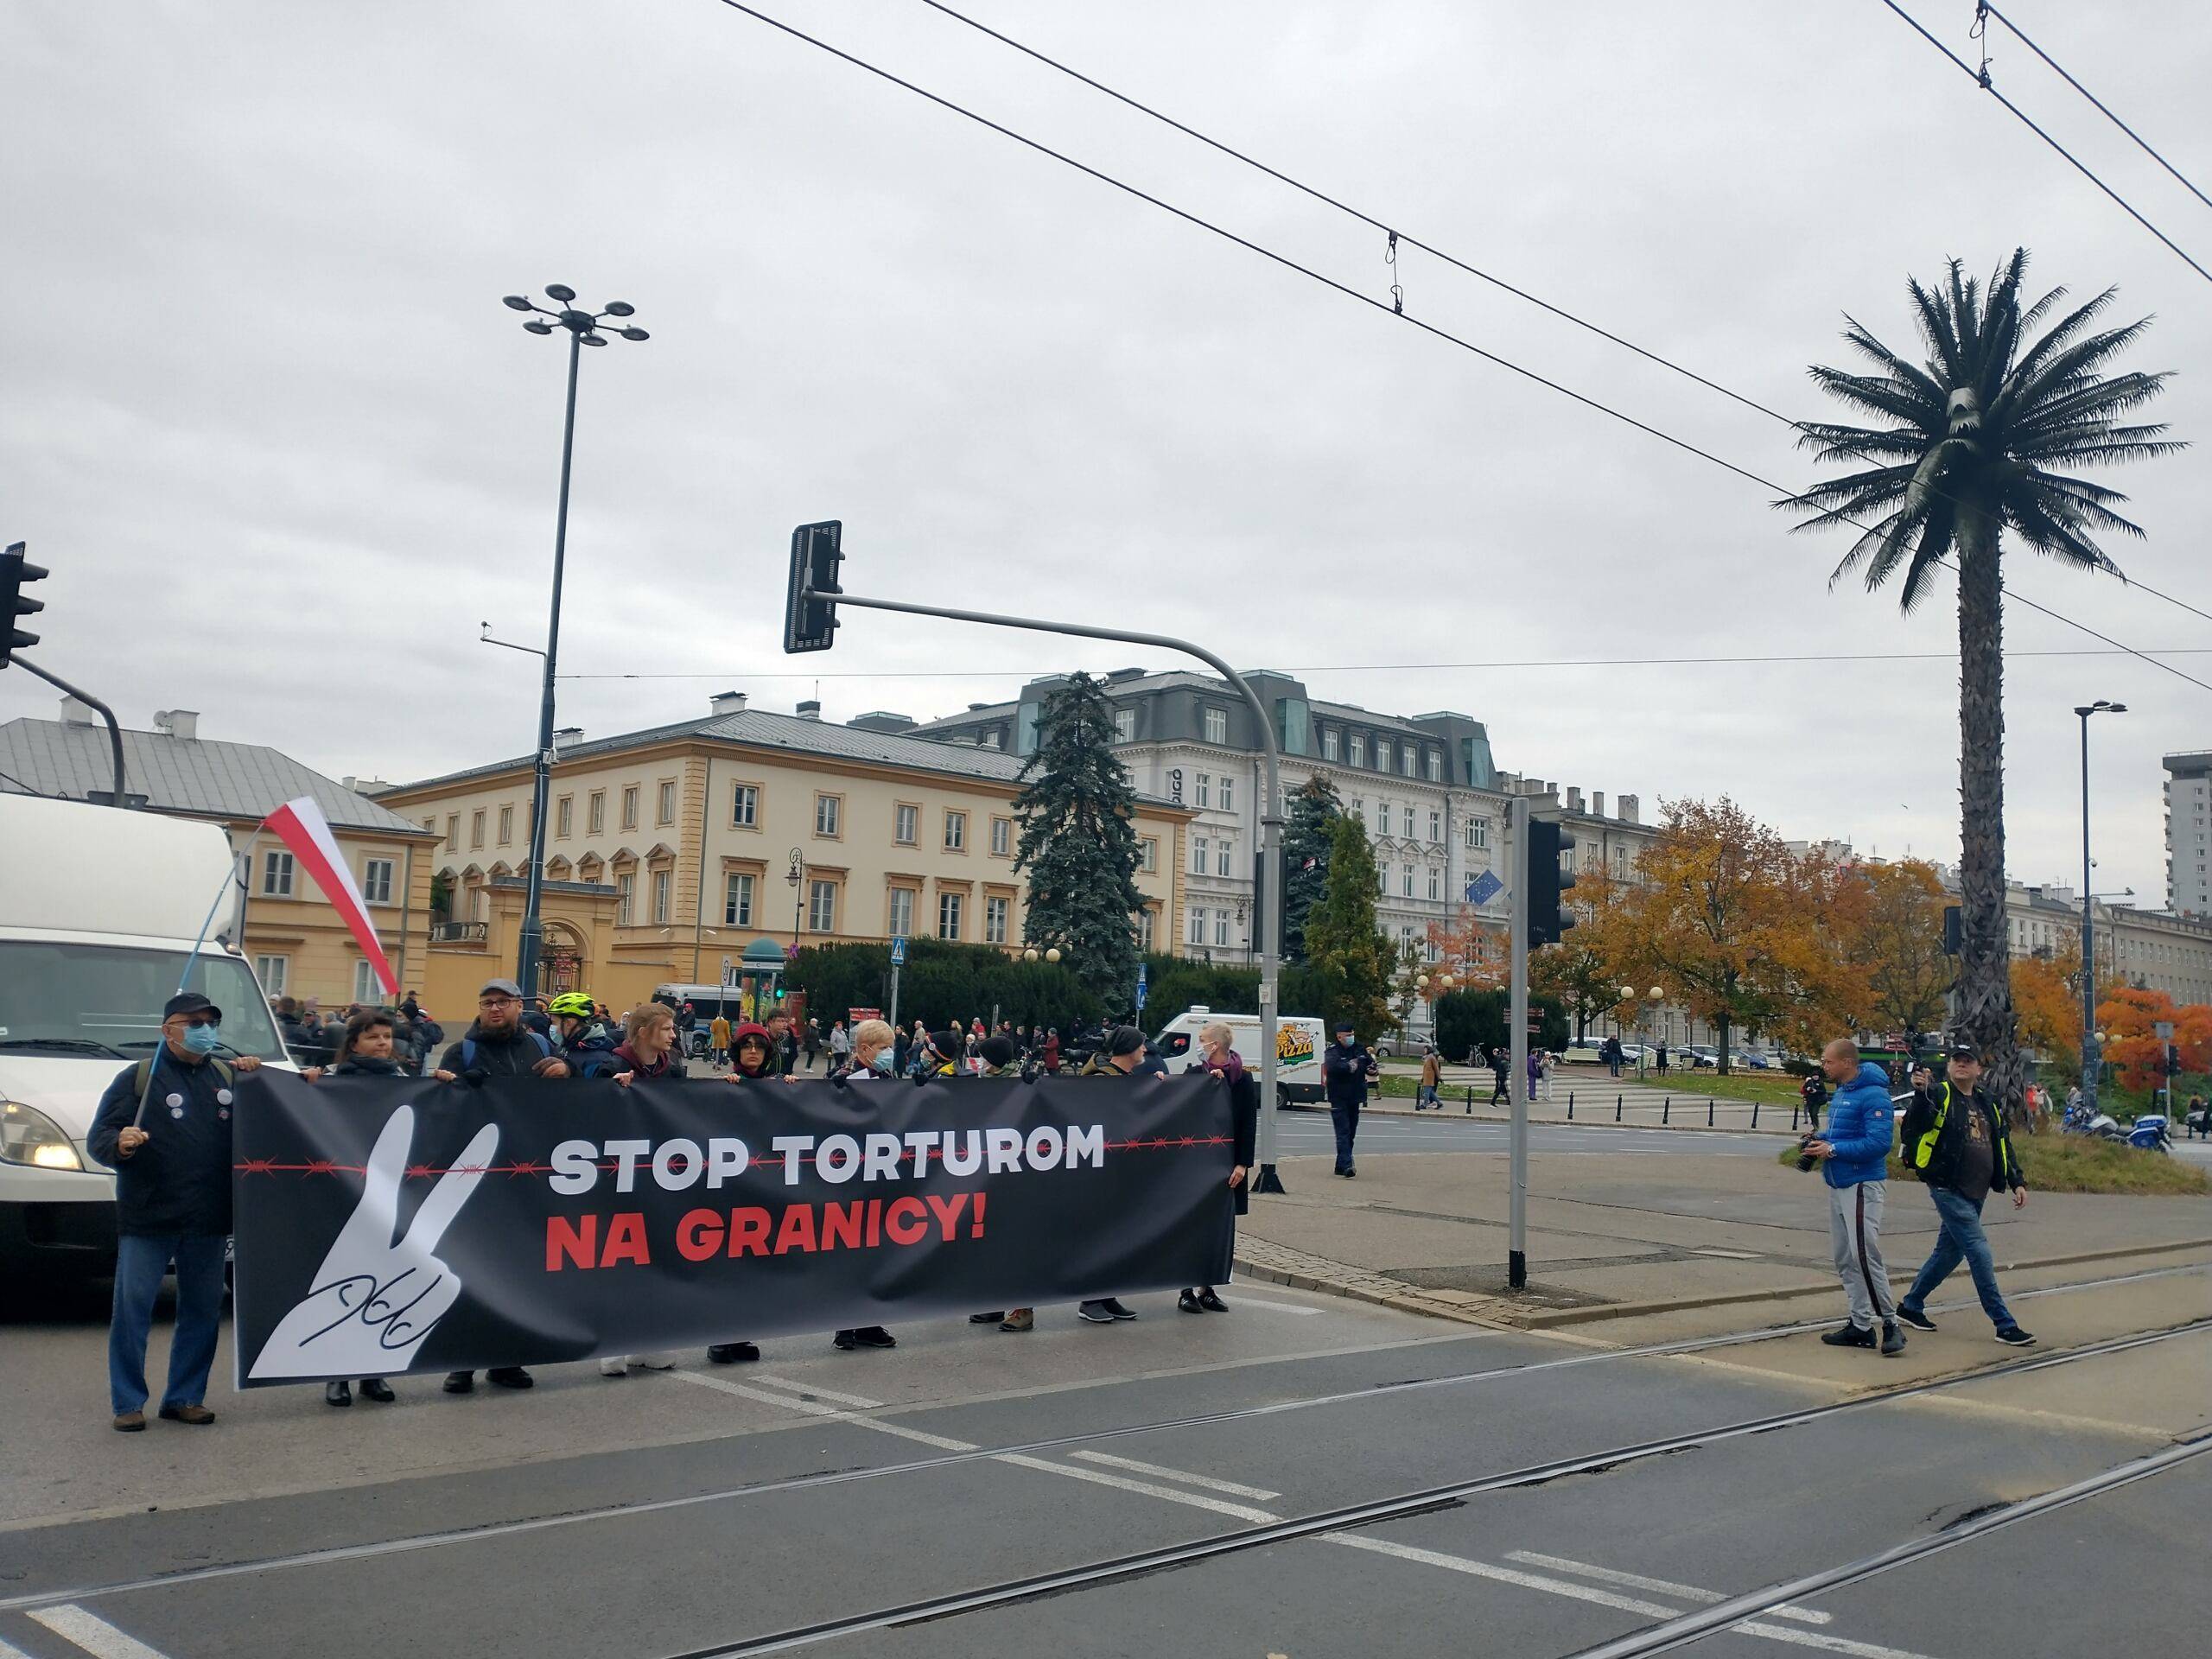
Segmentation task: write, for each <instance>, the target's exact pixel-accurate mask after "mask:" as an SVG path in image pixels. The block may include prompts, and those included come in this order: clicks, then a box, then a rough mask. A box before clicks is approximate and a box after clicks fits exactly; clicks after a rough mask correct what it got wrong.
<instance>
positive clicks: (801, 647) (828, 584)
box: [784, 518, 845, 655]
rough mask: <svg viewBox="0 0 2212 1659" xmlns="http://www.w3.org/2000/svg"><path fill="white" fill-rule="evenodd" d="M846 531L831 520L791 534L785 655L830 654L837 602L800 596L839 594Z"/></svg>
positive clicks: (785, 601)
mask: <svg viewBox="0 0 2212 1659" xmlns="http://www.w3.org/2000/svg"><path fill="white" fill-rule="evenodd" d="M844 531H845V527H844V525H843V524H842V523H841V522H840V521H839V520H837V519H835V518H832V519H830V520H829V522H828V523H826V524H801V525H800V526H799V527H798V529H797V530H794V531H791V589H790V591H789V592H788V593H787V594H785V596H784V651H785V654H787V655H791V654H796V653H798V652H802V651H827V650H829V646H830V645H831V643H832V640H831V636H832V635H834V634H835V633H836V632H837V605H836V601H835V600H829V599H819V598H817V599H802V598H800V597H799V595H800V594H804V593H808V592H812V593H815V594H837V593H842V592H843V591H844V589H843V588H842V587H841V586H839V584H838V582H837V567H838V566H839V565H841V564H842V563H844V559H845V556H844V554H843V553H842V551H841V550H840V549H839V545H838V543H839V542H840V540H841V539H842V537H843V535H844Z"/></svg>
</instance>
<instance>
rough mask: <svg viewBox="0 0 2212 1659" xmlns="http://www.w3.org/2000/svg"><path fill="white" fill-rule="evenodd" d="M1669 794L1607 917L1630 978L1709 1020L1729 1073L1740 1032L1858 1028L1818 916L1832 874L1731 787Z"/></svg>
mask: <svg viewBox="0 0 2212 1659" xmlns="http://www.w3.org/2000/svg"><path fill="white" fill-rule="evenodd" d="M1663 808H1664V813H1665V816H1664V817H1663V819H1662V823H1661V826H1660V830H1659V834H1658V836H1657V837H1656V839H1655V840H1654V841H1653V842H1652V843H1651V845H1650V846H1649V848H1648V849H1645V851H1644V854H1643V858H1642V859H1641V860H1640V861H1639V862H1638V865H1637V874H1638V877H1639V880H1638V881H1637V883H1636V884H1635V885H1633V886H1630V887H1625V889H1624V891H1623V892H1622V893H1621V894H1620V895H1619V898H1618V902H1617V904H1616V905H1615V906H1613V908H1612V912H1611V915H1610V916H1609V918H1608V925H1609V926H1610V927H1611V930H1612V931H1613V933H1614V937H1615V938H1617V939H1618V950H1619V955H1618V958H1617V960H1616V963H1615V965H1616V966H1617V967H1618V968H1620V969H1624V970H1625V973H1624V978H1623V980H1622V982H1623V983H1631V984H1633V983H1638V982H1642V981H1643V979H1644V978H1645V977H1646V976H1649V977H1650V978H1653V979H1656V981H1657V982H1658V983H1659V985H1660V986H1661V988H1662V989H1663V990H1664V991H1665V992H1666V993H1667V995H1668V996H1669V998H1670V999H1671V1000H1672V1001H1675V1002H1678V1003H1680V1004H1681V1005H1682V1006H1684V1007H1687V1008H1688V1010H1689V1011H1690V1013H1691V1014H1693V1015H1694V1016H1695V1017H1697V1018H1698V1019H1700V1020H1704V1021H1706V1022H1707V1024H1708V1025H1710V1026H1712V1027H1713V1028H1714V1030H1715V1032H1716V1033H1718V1035H1719V1043H1718V1045H1717V1046H1718V1047H1719V1051H1720V1052H1719V1071H1721V1072H1722V1073H1723V1074H1724V1075H1726V1072H1727V1071H1728V1070H1729V1039H1730V1037H1731V1034H1732V1033H1735V1032H1738V1031H1745V1030H1753V1031H1774V1032H1777V1033H1779V1034H1782V1035H1783V1036H1784V1037H1785V1038H1787V1039H1789V1040H1790V1041H1792V1042H1793V1043H1794V1044H1796V1046H1808V1040H1809V1039H1812V1038H1814V1037H1816V1036H1817V1035H1819V1034H1820V1033H1822V1032H1826V1033H1827V1034H1828V1035H1834V1034H1835V1032H1836V1030H1837V1029H1838V1027H1839V1026H1840V1027H1841V1028H1843V1029H1851V1028H1853V1027H1855V1025H1856V1021H1855V1020H1853V1018H1852V1017H1851V1014H1850V1011H1849V1010H1848V1008H1847V1007H1845V1006H1844V1005H1845V1004H1846V1003H1847V1001H1848V994H1849V989H1850V976H1849V975H1848V974H1847V972H1845V971H1844V970H1843V968H1842V964H1841V958H1840V953H1839V952H1838V950H1837V949H1836V947H1835V944H1834V941H1833V940H1831V939H1828V938H1825V937H1824V934H1823V928H1822V925H1821V917H1822V912H1823V904H1824V901H1825V900H1826V899H1827V897H1828V892H1827V889H1828V887H1829V886H1830V884H1831V883H1832V882H1833V881H1834V879H1835V877H1834V872H1832V871H1830V870H1828V869H1827V867H1826V866H1825V865H1824V864H1823V863H1822V861H1821V860H1820V859H1819V858H1818V857H1817V856H1815V857H1813V858H1801V857H1799V856H1797V855H1794V854H1792V853H1791V852H1790V851H1789V849H1788V848H1787V847H1785V846H1784V845H1783V842H1782V838H1781V836H1777V834H1776V833H1775V832H1774V831H1773V830H1772V829H1770V828H1768V827H1767V826H1766V825H1765V824H1763V823H1759V822H1758V820H1757V819H1755V818H1753V817H1751V814H1750V813H1748V812H1746V811H1745V810H1743V808H1741V807H1739V806H1738V805H1737V804H1735V803H1734V802H1733V801H1732V800H1730V799H1728V798H1726V796H1723V797H1722V798H1720V799H1719V800H1718V801H1713V802H1707V801H1687V800H1686V801H1669V802H1666V803H1663ZM1578 931H1579V930H1578ZM1570 937H1572V936H1570ZM1616 989H1618V987H1616Z"/></svg>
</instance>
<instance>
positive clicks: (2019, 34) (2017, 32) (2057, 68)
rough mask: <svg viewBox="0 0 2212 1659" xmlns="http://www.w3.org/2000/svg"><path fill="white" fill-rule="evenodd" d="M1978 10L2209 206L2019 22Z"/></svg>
mask: <svg viewBox="0 0 2212 1659" xmlns="http://www.w3.org/2000/svg"><path fill="white" fill-rule="evenodd" d="M1980 10H1982V11H1983V12H1984V13H1986V15H1988V16H1992V17H1994V18H1995V19H1996V20H1997V21H1998V22H2000V23H2002V24H2004V25H2005V28H2006V29H2008V30H2010V31H2011V32H2012V36H2013V38H2014V39H2015V40H2017V41H2019V42H2020V44H2021V45H2023V46H2024V47H2026V48H2028V50H2029V51H2031V52H2032V53H2034V54H2036V56H2037V57H2039V58H2041V59H2042V60H2044V63H2046V64H2048V65H2049V66H2050V68H2051V69H2052V70H2053V71H2054V72H2055V73H2056V74H2057V76H2058V78H2059V79H2061V80H2063V81H2064V82H2065V83H2066V84H2067V85H2068V86H2071V87H2072V88H2073V89H2074V90H2075V92H2079V93H2081V94H2082V97H2084V98H2086V99H2088V100H2089V102H2090V103H2092V104H2094V105H2096V106H2097V109H2098V111H2100V112H2101V114H2102V115H2103V116H2104V118H2105V119H2106V120H2107V121H2109V122H2111V123H2112V124H2113V125H2114V126H2115V127H2118V128H2119V129H2120V130H2121V131H2122V132H2124V133H2126V135H2127V136H2128V137H2130V138H2133V140H2134V141H2135V143H2136V144H2137V145H2138V147H2139V148H2140V149H2141V150H2142V151H2143V153H2144V154H2145V156H2149V157H2150V158H2151V159H2152V161H2154V162H2157V163H2158V165H2159V166H2160V167H2163V168H2165V169H2166V171H2167V172H2169V173H2171V174H2172V175H2174V177H2175V178H2176V179H2177V180H2178V181H2180V184H2181V188H2183V189H2184V190H2186V191H2188V192H2189V194H2190V195H2192V196H2195V197H2196V199H2197V200H2199V201H2201V202H2202V203H2203V204H2204V205H2205V206H2206V207H2212V196H2208V195H2206V194H2204V193H2203V192H2202V190H2200V189H2198V188H2196V186H2195V185H2193V184H2191V183H2190V181H2189V180H2188V178H2187V177H2186V176H2185V175H2183V172H2182V170H2181V169H2180V168H2177V167H2176V166H2175V165H2174V164H2173V163H2172V162H2170V161H2168V160H2167V159H2166V158H2165V157H2164V156H2161V155H2159V154H2158V151H2157V150H2155V149H2152V148H2151V143H2150V141H2149V140H2148V139H2146V138H2145V137H2144V136H2143V135H2142V134H2141V133H2139V132H2138V131H2136V130H2135V129H2134V128H2133V127H2131V126H2129V125H2128V124H2127V123H2126V122H2125V121H2123V120H2121V119H2120V118H2119V117H2118V116H2117V115H2114V114H2113V112H2112V111H2111V110H2110V109H2109V108H2107V106H2106V104H2105V101H2104V100H2103V99H2101V98H2099V97H2098V96H2097V95H2096V94H2095V93H2094V92H2091V91H2090V90H2089V89H2088V87H2086V86H2083V85H2082V83H2081V82H2080V81H2078V80H2076V79H2074V77H2073V76H2072V75H2070V74H2069V73H2067V72H2066V69H2065V67H2064V66H2063V65H2062V64H2061V63H2060V62H2059V61H2058V60H2056V58H2054V57H2052V56H2051V55H2050V53H2048V52H2046V51H2044V49H2043V48H2041V47H2039V46H2037V44H2036V43H2035V42H2034V41H2031V40H2030V39H2029V38H2028V35H2027V31H2026V30H2024V29H2022V28H2021V27H2020V26H2019V25H2018V23H2016V22H2013V21H2012V19H2011V18H2010V17H2007V16H2005V14H2004V13H2003V12H2001V11H1999V10H1997V8H1996V7H1994V6H1993V5H1991V4H1989V3H1988V0H1981V5H1980Z"/></svg>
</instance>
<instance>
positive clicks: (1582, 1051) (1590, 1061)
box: [1559, 1043, 1605, 1065]
mask: <svg viewBox="0 0 2212 1659" xmlns="http://www.w3.org/2000/svg"><path fill="white" fill-rule="evenodd" d="M1559 1058H1560V1059H1561V1060H1564V1061H1565V1062H1566V1063H1567V1065H1604V1064H1605V1056H1604V1055H1602V1054H1600V1053H1599V1052H1598V1045H1597V1044H1595V1043H1569V1044H1568V1045H1567V1046H1566V1047H1565V1048H1563V1049H1561V1050H1560V1054H1559Z"/></svg>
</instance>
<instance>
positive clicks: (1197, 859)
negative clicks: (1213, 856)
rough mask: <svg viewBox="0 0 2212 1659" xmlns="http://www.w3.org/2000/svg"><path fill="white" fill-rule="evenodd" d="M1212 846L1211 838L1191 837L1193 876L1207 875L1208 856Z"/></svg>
mask: <svg viewBox="0 0 2212 1659" xmlns="http://www.w3.org/2000/svg"><path fill="white" fill-rule="evenodd" d="M1212 846H1213V842H1212V840H1211V837H1209V836H1192V837H1191V874H1192V875H1204V874H1205V873H1206V855H1207V853H1208V852H1209V851H1210V850H1211V848H1212Z"/></svg>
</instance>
